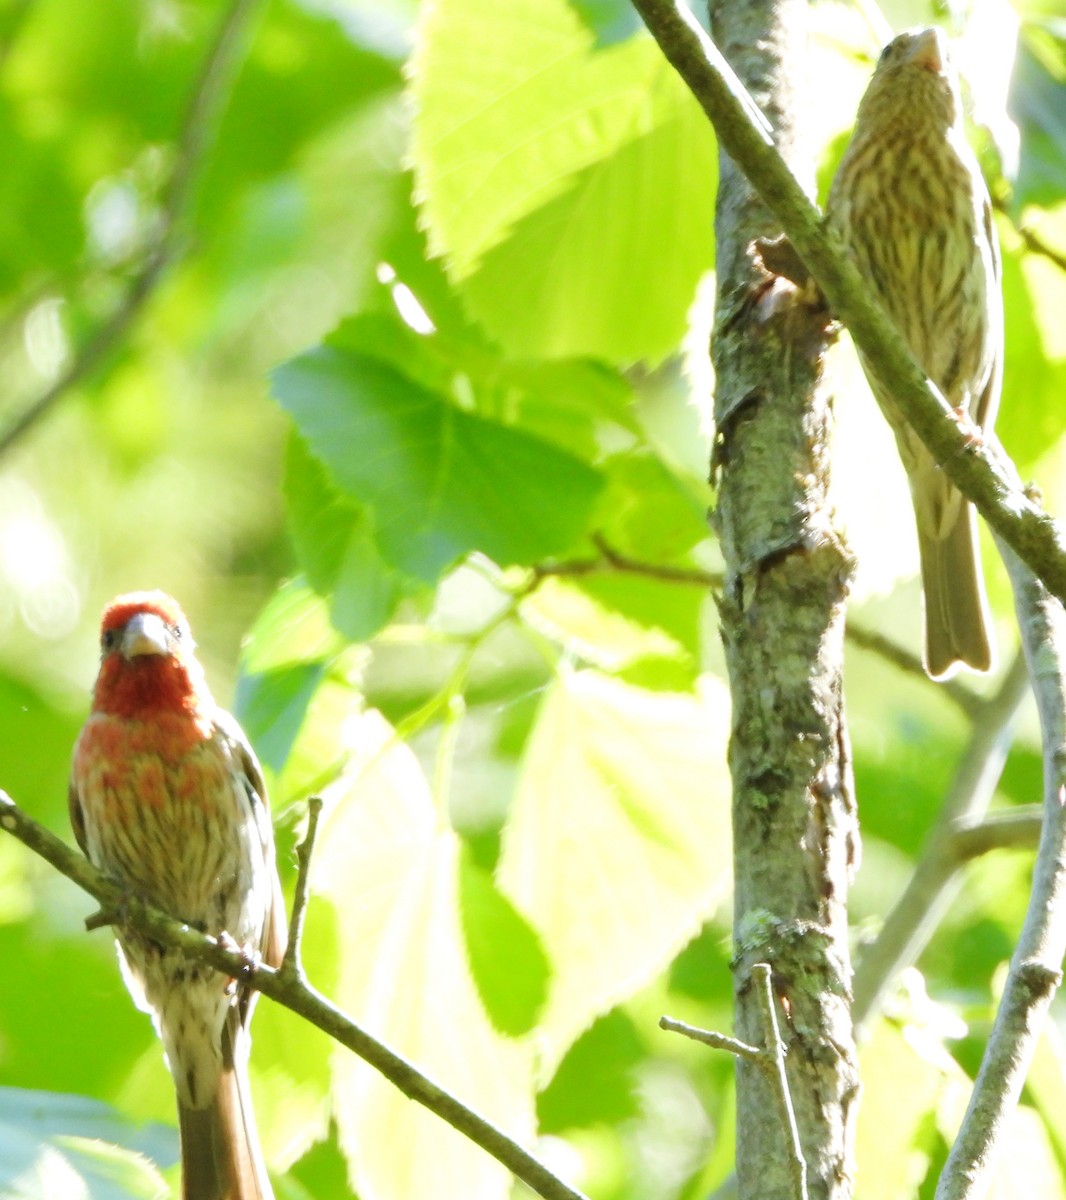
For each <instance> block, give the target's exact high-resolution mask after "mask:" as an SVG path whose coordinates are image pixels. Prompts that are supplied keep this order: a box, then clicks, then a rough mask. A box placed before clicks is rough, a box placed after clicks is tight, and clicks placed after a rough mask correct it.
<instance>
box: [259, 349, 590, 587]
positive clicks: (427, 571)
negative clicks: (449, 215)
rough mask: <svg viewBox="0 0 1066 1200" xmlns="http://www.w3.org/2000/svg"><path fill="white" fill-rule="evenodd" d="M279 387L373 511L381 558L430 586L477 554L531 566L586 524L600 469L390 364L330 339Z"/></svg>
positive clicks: (335, 473) (322, 452)
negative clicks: (469, 408)
mask: <svg viewBox="0 0 1066 1200" xmlns="http://www.w3.org/2000/svg"><path fill="white" fill-rule="evenodd" d="M274 387H275V391H276V392H277V395H278V396H279V398H280V400H281V402H282V404H283V405H284V406H285V408H287V409H288V410H289V412H290V413H291V414H292V415H293V417H294V418H295V420H296V423H297V425H298V427H299V428H300V431H301V433H302V434H303V435H304V437H305V438H306V439H307V441H308V443H309V445H310V447H311V450H312V452H313V453H314V454H315V455H316V456H317V457H318V458H320V459H321V460H322V461H323V462H324V463H325V464H326V466H327V467H328V468H329V470H330V472H331V474H332V477H333V479H334V481H335V482H336V483H337V484H338V485H339V486H340V487H341V488H343V489H344V490H345V491H347V492H349V493H350V494H351V495H352V496H354V497H355V498H356V499H357V500H358V501H359V502H361V503H363V504H365V505H367V506H368V508H369V509H370V510H371V511H372V513H373V520H374V537H375V541H376V543H377V546H378V549H379V550H380V551H381V554H382V557H383V558H384V559H385V560H386V561H387V562H388V563H390V564H391V565H392V566H394V567H397V568H399V569H401V570H403V571H405V572H407V573H408V574H411V575H414V576H416V577H417V578H419V579H422V580H424V581H425V582H427V583H433V582H435V581H436V579H438V578H439V576H440V575H441V574H442V573H443V572H444V571H445V570H447V568H448V567H450V566H452V565H453V564H454V563H455V562H456V561H457V560H459V559H460V558H462V557H463V556H464V555H466V554H468V553H470V552H471V551H474V550H479V551H481V552H483V553H484V554H487V555H488V556H489V557H490V558H493V559H495V560H496V561H497V562H499V563H501V564H503V565H509V564H512V563H529V562H533V561H536V560H537V559H538V558H542V557H544V556H546V555H548V554H553V553H558V552H560V551H562V550H565V549H566V548H567V547H569V546H570V545H571V544H572V543H573V542H574V541H575V540H576V539H577V538H578V537H579V536H580V535H581V533H582V532H583V531H584V529H585V527H586V524H587V521H588V518H589V515H590V513H591V511H592V507H593V503H594V501H595V498H596V496H597V494H598V493H599V490H600V487H601V479H600V476H599V474H598V473H597V472H596V471H594V470H593V469H592V468H591V467H588V466H586V465H585V464H584V463H582V462H580V461H579V460H578V459H576V458H574V457H573V456H572V455H569V454H567V453H565V452H564V451H562V450H559V449H557V448H556V447H555V446H553V445H551V444H549V443H548V442H544V441H542V440H540V439H539V438H535V437H532V436H531V435H529V434H527V433H524V432H522V431H521V430H518V429H514V428H510V427H508V426H506V425H502V424H499V423H497V422H495V421H489V420H486V419H485V418H483V417H480V416H475V415H474V414H472V413H468V412H464V411H462V410H460V409H459V408H457V407H455V405H453V404H452V403H451V402H450V401H449V400H448V399H447V398H446V397H445V396H443V395H441V394H440V393H438V392H434V391H430V390H428V389H427V388H425V387H423V386H421V385H420V384H418V383H415V382H414V381H413V380H411V379H409V378H406V377H405V376H403V375H402V374H400V373H399V372H398V371H396V370H395V369H394V368H393V367H391V366H389V365H387V364H386V363H383V362H380V361H378V360H376V359H373V358H371V357H368V356H367V355H364V354H357V353H352V352H346V351H344V350H342V349H339V348H336V347H332V346H321V347H319V348H317V349H316V350H312V351H310V352H309V353H307V354H304V355H301V356H300V357H299V358H296V359H293V360H291V361H290V362H288V363H286V364H285V365H284V366H282V367H281V368H279V369H278V370H277V371H276V372H275V374H274Z"/></svg>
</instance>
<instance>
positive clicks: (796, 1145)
mask: <svg viewBox="0 0 1066 1200" xmlns="http://www.w3.org/2000/svg"><path fill="white" fill-rule="evenodd" d="M751 977H752V981H753V982H754V984H755V989H756V996H757V997H758V1002H759V1012H760V1014H761V1017H762V1024H763V1041H764V1043H765V1045H764V1046H763V1047H762V1048H760V1047H758V1046H749V1045H748V1043H747V1042H742V1041H739V1040H738V1039H737V1038H732V1037H729V1036H727V1035H726V1034H724V1033H715V1032H713V1031H712V1030H710V1029H700V1028H699V1027H698V1026H696V1025H688V1024H686V1023H685V1022H684V1021H678V1020H676V1019H675V1018H674V1017H660V1018H659V1028H660V1029H665V1030H667V1031H669V1032H670V1033H680V1034H681V1035H682V1036H683V1037H687V1038H691V1039H692V1041H694V1042H701V1043H702V1044H703V1045H705V1046H710V1047H711V1048H712V1049H714V1050H725V1051H727V1052H728V1053H729V1054H732V1055H734V1057H736V1058H740V1059H743V1060H744V1062H749V1063H751V1064H752V1065H753V1066H756V1067H758V1068H759V1069H760V1070H761V1071H763V1072H765V1074H766V1076H767V1078H768V1079H769V1080H770V1085H771V1090H772V1091H773V1094H774V1099H775V1101H776V1103H777V1107H778V1114H779V1116H780V1118H781V1127H782V1129H783V1130H784V1133H785V1137H786V1139H787V1140H788V1145H789V1151H788V1161H789V1172H790V1176H791V1180H792V1191H793V1196H794V1200H807V1164H806V1162H805V1161H804V1158H803V1145H802V1143H801V1142H800V1135H799V1126H798V1125H797V1124H796V1113H795V1110H794V1108H793V1107H792V1093H791V1092H790V1091H789V1086H788V1075H787V1073H786V1071H785V1054H786V1046H785V1043H784V1042H783V1041H782V1040H781V1033H780V1030H779V1028H778V1023H777V1001H776V1000H775V999H774V990H773V972H772V971H771V969H770V964H769V963H756V964H755V965H754V966H753V967H752V968H751Z"/></svg>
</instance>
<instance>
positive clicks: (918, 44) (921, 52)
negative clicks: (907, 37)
mask: <svg viewBox="0 0 1066 1200" xmlns="http://www.w3.org/2000/svg"><path fill="white" fill-rule="evenodd" d="M946 60H947V43H946V42H945V40H944V35H943V34H942V33H941V32H940V30H939V29H938V28H937V27H936V26H932V27H930V28H929V29H923V30H922V32H921V33H920V34H919V35H918V37H917V39H916V40H915V43H914V49H913V50H912V51H911V61H912V62H915V63H917V64H918V66H920V67H925V69H926V70H927V71H932V72H933V74H934V75H939V74H940V72H941V71H943V70H944V63H945V61H946Z"/></svg>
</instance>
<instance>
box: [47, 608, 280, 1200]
mask: <svg viewBox="0 0 1066 1200" xmlns="http://www.w3.org/2000/svg"><path fill="white" fill-rule="evenodd" d="M193 650H194V645H193V641H192V636H191V635H190V633H189V626H188V624H187V622H186V620H185V617H184V616H183V615H182V612H181V609H180V608H179V607H178V605H177V604H176V603H175V602H174V601H173V600H172V599H171V598H170V597H169V596H166V595H164V594H163V593H162V592H134V593H131V594H130V595H126V596H119V597H118V598H117V599H116V600H114V601H112V603H111V604H109V605H108V607H107V608H106V609H105V611H104V616H103V621H102V624H101V628H100V672H99V675H98V676H97V679H96V686H95V689H94V691H93V708H92V712H91V713H90V715H89V719H88V720H87V721H86V723H85V727H84V728H83V729H82V731H81V734H80V736H79V737H78V742H77V745H76V746H75V748H74V765H73V769H72V772H71V781H70V819H71V824H72V826H73V828H74V834H75V836H76V837H77V839H78V844H79V845H80V846H81V848H82V850H83V851H84V852H85V854H86V856H87V857H88V858H89V859H90V860H91V861H92V862H93V863H95V865H96V866H97V867H99V868H100V870H101V871H104V872H106V873H107V874H108V875H110V876H112V877H113V878H114V879H116V880H117V881H119V882H120V883H122V884H123V885H125V886H126V887H128V888H129V890H130V892H131V893H132V894H134V895H136V896H138V897H141V898H143V899H145V900H148V901H150V902H151V903H153V904H155V905H157V906H158V907H159V908H161V909H163V910H164V911H165V912H167V913H169V914H171V915H172V916H174V917H176V918H178V919H180V920H182V921H185V922H187V923H188V924H189V925H191V926H193V927H195V928H197V929H201V930H203V931H204V932H206V933H211V934H215V935H220V934H223V933H225V934H228V935H229V937H230V939H232V941H234V942H235V943H236V944H237V945H238V946H240V947H242V948H244V949H245V950H246V951H247V952H248V953H249V954H251V955H255V956H261V957H262V959H263V960H264V961H265V962H267V963H269V964H270V965H271V966H279V965H280V963H281V959H282V955H283V953H284V948H285V947H284V943H285V910H284V907H283V904H282V900H281V888H280V885H279V883H278V873H277V866H276V864H275V860H274V834H273V830H272V828H271V823H270V813H269V812H268V810H267V804H266V789H265V788H264V786H263V777H262V773H261V771H260V769H259V764H258V762H257V761H256V758H255V755H254V753H253V752H252V749H251V747H250V746H249V745H248V741H247V739H246V738H245V736H244V734H243V732H242V731H241V729H240V727H239V726H238V724H237V722H236V721H235V720H234V719H233V718H232V717H231V716H230V715H229V713H227V712H224V711H223V710H222V709H220V708H219V707H218V705H217V704H216V703H215V702H214V700H213V699H212V697H211V693H210V692H209V691H208V688H207V682H206V680H205V679H204V673H203V670H202V668H201V667H200V664H199V662H197V660H196V656H195V655H194V654H193ZM118 947H119V958H120V960H121V963H122V967H123V975H124V976H125V979H126V985H127V987H128V988H129V989H130V993H131V994H132V996H133V998H134V1000H135V1001H136V1002H137V1003H138V1005H139V1006H140V1007H142V1008H144V1009H146V1010H147V1011H148V1012H150V1013H151V1014H152V1017H153V1020H154V1021H155V1025H156V1029H157V1030H158V1032H159V1036H160V1038H161V1039H162V1041H163V1047H164V1050H165V1051H166V1056H167V1063H168V1065H169V1067H170V1073H171V1075H172V1076H173V1079H174V1087H175V1089H176V1091H177V1098H178V1125H179V1127H180V1132H181V1164H182V1169H181V1174H182V1196H183V1197H184V1200H270V1198H271V1197H272V1196H273V1192H272V1191H271V1187H270V1181H269V1180H268V1178H267V1174H266V1169H265V1167H264V1165H263V1156H262V1153H261V1151H260V1148H259V1137H258V1134H257V1131H256V1125H255V1116H254V1114H253V1112H252V1104H251V1096H250V1094H249V1089H248V1076H247V1060H248V1048H249V1036H248V1022H249V1020H250V1019H251V1015H252V1007H253V1005H254V1002H255V997H256V993H255V992H254V991H251V990H249V989H247V988H245V987H242V986H241V985H240V984H239V983H238V982H237V981H234V980H231V979H227V978H226V977H225V975H223V974H221V973H220V972H218V971H216V970H214V969H213V968H212V967H208V966H206V965H204V964H203V963H197V962H193V961H191V960H189V959H187V958H186V957H185V956H184V955H182V954H181V952H180V951H178V950H174V949H171V948H169V947H166V946H162V945H160V944H159V943H158V942H155V941H153V940H151V939H150V938H147V937H145V936H144V935H143V934H140V933H138V932H137V931H136V930H133V929H128V928H121V929H120V930H119V933H118Z"/></svg>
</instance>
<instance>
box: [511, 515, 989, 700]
mask: <svg viewBox="0 0 1066 1200" xmlns="http://www.w3.org/2000/svg"><path fill="white" fill-rule="evenodd" d="M591 540H592V542H593V543H594V545H595V546H596V548H597V549H598V550H599V551H600V555H601V557H600V558H568V559H562V560H560V561H558V562H544V563H536V564H535V565H534V566H533V567H532V572H533V585H532V586H531V587H530V588H529V589H528V590H530V591H532V590H533V588H534V587H535V586H536V584H537V583H538V582H539V581H540V580H541V579H548V578H558V579H575V578H582V577H584V576H587V575H603V574H610V573H612V572H615V573H617V574H619V575H639V576H642V577H645V578H648V579H659V580H662V581H663V582H665V583H678V584H682V585H686V586H694V587H700V588H706V589H720V588H721V587H722V584H723V581H724V576H723V575H722V574H721V572H718V571H706V570H701V569H700V568H699V567H676V566H672V565H671V564H669V563H655V562H648V561H647V560H646V559H640V558H632V557H630V556H629V555H627V554H623V553H621V552H620V551H618V550H616V549H615V548H614V547H613V546H612V545H610V543H609V542H608V541H607V540H606V539H605V538H604V537H603V535H602V534H594V535H593V537H592V539H591ZM844 635H845V637H846V638H847V639H848V641H849V642H851V643H852V644H853V645H855V646H859V647H860V648H861V649H863V650H868V651H870V653H872V654H877V655H879V656H880V657H881V658H883V659H884V660H885V661H886V662H888V663H891V664H892V665H893V666H894V667H898V668H899V669H900V670H901V671H905V672H906V673H907V674H908V675H914V676H916V677H917V678H919V679H923V680H925V681H926V682H931V681H930V680H929V676H928V675H927V674H926V671H925V668H924V667H923V666H922V660H921V659H920V658H919V657H918V655H917V654H914V653H913V652H912V651H910V650H907V649H905V648H904V647H903V646H901V645H900V644H899V643H898V642H894V641H892V639H891V638H887V637H885V635H884V634H883V633H878V632H876V631H875V630H872V629H866V628H864V627H863V626H862V625H859V624H857V623H856V622H854V621H849V622H848V623H847V626H846V628H845V631H844ZM936 687H937V689H938V691H940V692H941V693H942V694H943V695H945V696H947V697H948V699H949V700H951V701H953V702H954V704H955V705H956V706H957V707H958V708H960V709H961V710H962V711H963V712H964V713H965V714H966V715H967V716H968V717H970V718H971V719H973V718H975V717H976V716H977V715H978V713H980V712H981V711H982V709H983V708H984V705H985V701H984V700H983V699H982V697H980V696H979V695H978V694H977V693H976V692H975V691H974V690H973V688H971V687H970V686H969V685H968V684H966V683H964V682H963V681H962V680H961V679H947V680H938V681H937V682H936Z"/></svg>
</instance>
